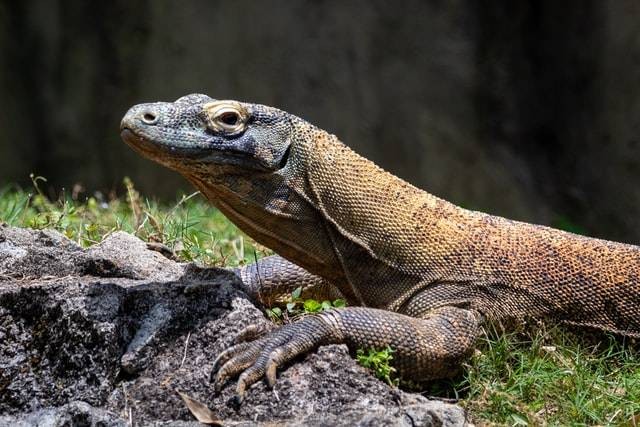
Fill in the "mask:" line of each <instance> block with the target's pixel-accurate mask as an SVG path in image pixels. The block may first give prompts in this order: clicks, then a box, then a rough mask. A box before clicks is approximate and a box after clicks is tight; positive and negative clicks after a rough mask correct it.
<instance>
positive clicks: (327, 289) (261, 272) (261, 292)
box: [233, 255, 343, 307]
mask: <svg viewBox="0 0 640 427" xmlns="http://www.w3.org/2000/svg"><path fill="white" fill-rule="evenodd" d="M233 271H234V272H235V273H236V275H238V277H239V278H240V280H241V281H242V284H243V290H244V291H245V292H246V293H247V294H248V295H249V296H250V297H251V298H253V299H254V300H255V301H257V302H259V303H261V304H263V305H264V306H266V307H273V306H276V305H282V304H284V303H287V302H288V301H289V300H290V299H291V294H292V293H293V292H294V291H295V290H296V289H298V288H301V290H302V293H301V298H311V297H313V298H315V299H316V300H319V301H324V300H331V301H333V300H335V299H338V298H343V296H342V294H341V293H340V291H339V290H338V289H337V288H336V287H335V286H333V285H332V284H331V283H329V282H328V281H326V280H325V279H323V278H322V277H319V276H316V275H315V274H311V273H309V272H308V271H307V270H305V269H304V268H302V267H300V266H298V265H296V264H294V263H292V262H290V261H287V260H286V259H284V258H282V257H281V256H278V255H272V256H268V257H265V258H262V259H260V260H258V261H257V262H255V263H253V264H249V265H245V266H242V267H237V268H234V269H233Z"/></svg>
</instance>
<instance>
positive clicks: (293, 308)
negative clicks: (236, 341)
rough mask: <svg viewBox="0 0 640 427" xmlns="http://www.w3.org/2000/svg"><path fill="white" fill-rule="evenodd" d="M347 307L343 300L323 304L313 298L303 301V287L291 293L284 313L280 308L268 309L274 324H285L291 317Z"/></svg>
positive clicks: (325, 301) (268, 314)
mask: <svg viewBox="0 0 640 427" xmlns="http://www.w3.org/2000/svg"><path fill="white" fill-rule="evenodd" d="M346 305H347V304H346V301H345V300H343V299H341V298H340V299H336V300H333V301H329V300H324V301H322V302H320V301H318V300H315V299H312V298H307V299H303V298H302V287H299V288H296V289H295V290H294V291H293V292H291V296H290V297H289V299H288V300H287V304H286V311H282V309H281V308H280V307H272V308H268V309H267V316H268V317H269V319H271V320H272V321H274V322H283V321H286V320H287V319H288V318H289V317H293V316H298V315H305V314H313V313H319V312H321V311H326V310H332V309H334V308H342V307H345V306H346Z"/></svg>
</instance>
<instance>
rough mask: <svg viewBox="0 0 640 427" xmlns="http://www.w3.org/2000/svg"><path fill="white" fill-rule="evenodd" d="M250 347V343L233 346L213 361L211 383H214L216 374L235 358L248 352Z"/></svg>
mask: <svg viewBox="0 0 640 427" xmlns="http://www.w3.org/2000/svg"><path fill="white" fill-rule="evenodd" d="M248 347H250V343H246V342H245V343H240V344H236V345H232V346H231V347H229V348H228V349H226V350H224V351H223V352H222V353H220V354H219V355H218V357H216V358H215V360H214V361H213V367H212V368H211V374H210V375H209V382H212V381H213V378H214V376H215V374H216V373H217V372H218V370H219V369H220V368H221V367H222V366H223V365H224V364H225V363H227V361H229V360H230V359H233V357H234V356H236V355H237V354H238V353H241V352H242V351H244V350H246V349H247V348H248Z"/></svg>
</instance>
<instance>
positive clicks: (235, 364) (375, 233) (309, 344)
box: [122, 95, 640, 399]
mask: <svg viewBox="0 0 640 427" xmlns="http://www.w3.org/2000/svg"><path fill="white" fill-rule="evenodd" d="M207 106H209V107H207ZM210 106H213V109H214V110H217V109H219V108H221V107H225V108H227V107H229V108H239V109H240V110H241V114H239V115H238V117H240V118H242V119H243V120H245V119H244V117H245V116H246V117H247V119H246V122H242V123H241V124H240V125H241V126H240V127H241V128H242V132H240V133H234V134H232V133H227V134H225V133H224V130H220V129H221V128H223V127H224V126H223V125H216V126H213V127H212V126H210V125H209V124H210V123H211V122H212V121H213V122H214V124H215V123H216V122H215V121H216V120H217V118H216V117H215V116H213V117H207V120H204V122H203V123H202V125H199V124H198V122H197V120H194V117H197V116H198V115H199V114H202V112H203V111H204V113H206V112H207V111H208V110H207V108H210ZM150 109H151V110H152V112H153V114H157V115H159V116H160V122H159V124H157V125H154V126H153V127H149V126H145V125H144V124H143V123H141V122H140V120H139V117H140V115H141V114H143V113H144V112H148V111H149V110H150ZM212 114H213V113H212ZM194 123H195V124H194ZM122 126H123V129H125V131H124V132H123V138H124V139H125V141H127V143H129V144H130V145H131V146H132V147H133V148H135V149H137V150H138V151H140V152H141V153H142V154H143V155H145V156H147V157H150V158H152V159H154V160H156V161H159V162H161V163H163V164H165V165H167V166H169V167H171V168H173V169H176V170H178V171H179V172H181V173H182V174H184V175H185V176H186V177H187V178H188V179H189V180H190V181H191V182H192V183H194V185H196V187H198V188H199V189H200V190H201V192H202V193H203V194H204V195H205V196H206V197H208V198H209V199H210V200H211V202H212V203H214V204H215V205H216V206H217V207H218V208H219V209H220V210H221V211H222V212H223V213H225V215H227V216H228V217H229V218H230V219H231V220H232V221H233V222H234V223H236V225H238V226H239V227H240V228H241V229H243V230H244V231H245V232H246V233H247V234H249V235H250V236H252V237H253V238H255V239H256V240H257V241H259V242H260V243H262V244H264V245H266V246H269V247H270V248H272V249H274V250H275V251H276V252H277V253H278V254H279V255H281V256H282V257H284V258H281V257H279V256H274V257H269V258H266V259H263V260H261V261H260V262H258V263H257V265H253V266H247V267H244V268H241V269H239V270H237V272H238V274H239V276H240V277H241V278H242V280H243V282H244V283H245V286H246V289H247V291H248V292H249V293H250V294H252V295H253V296H255V297H256V298H258V299H261V300H262V301H263V302H266V303H272V302H274V301H278V300H282V299H283V297H285V296H286V295H289V294H290V293H291V291H292V290H293V289H295V288H297V287H298V286H303V287H304V288H305V294H306V295H310V296H311V295H315V296H316V297H317V298H325V297H330V298H335V297H336V296H339V295H342V296H344V297H346V298H347V300H348V302H349V305H350V307H347V308H344V309H338V310H333V311H330V312H325V313H322V314H319V315H316V316H308V317H305V318H304V319H303V320H301V321H299V322H296V323H293V324H288V325H285V326H283V327H280V328H277V329H275V330H273V331H271V332H268V333H265V334H264V335H262V336H255V335H256V334H253V333H252V334H247V336H249V335H250V336H251V338H252V339H253V338H257V339H255V340H253V341H251V340H249V341H247V342H243V343H239V344H238V345H236V346H234V347H232V348H230V349H229V350H227V351H225V352H223V353H222V354H221V355H220V356H219V357H218V359H217V360H216V362H215V363H214V371H213V375H214V379H215V386H216V388H220V387H221V386H222V385H223V384H224V382H225V381H226V380H227V379H228V378H230V377H232V376H235V375H237V374H239V373H241V372H242V375H240V379H239V381H238V386H237V392H238V396H239V398H240V399H241V397H242V396H243V395H244V393H245V390H246V388H247V387H248V386H249V385H250V384H251V383H253V382H255V381H257V380H258V379H260V378H261V377H263V376H266V378H267V380H268V381H269V383H270V384H273V382H274V381H275V369H276V367H277V366H278V365H280V364H282V363H284V362H286V361H288V360H290V359H292V358H293V357H295V356H296V355H298V354H301V353H304V352H307V351H310V350H312V349H313V348H315V347H317V346H318V345H321V344H326V343H346V344H347V345H349V347H350V348H352V349H356V348H362V347H364V348H370V347H375V348H382V347H385V346H387V345H390V346H391V347H393V348H395V350H396V353H395V355H394V356H395V362H396V363H397V367H398V368H399V371H400V373H404V374H407V373H410V374H411V378H412V379H414V380H420V379H422V380H424V379H432V378H440V377H445V376H448V375H451V374H452V373H454V372H455V371H456V369H457V367H458V366H459V364H460V361H461V360H462V359H463V358H464V357H466V356H467V355H468V354H469V353H470V352H471V351H472V350H473V345H474V341H475V339H476V338H477V336H478V334H479V330H480V326H481V325H482V323H483V322H484V321H486V320H487V319H490V320H512V319H521V318H524V317H534V318H550V319H555V320H557V321H561V322H567V323H570V324H575V325H583V326H589V327H594V328H597V329H601V330H604V331H610V332H614V333H617V334H623V335H628V336H632V337H640V277H639V276H640V248H638V247H636V246H631V245H625V244H620V243H614V242H608V241H604V240H598V239H592V238H587V237H582V236H577V235H574V234H571V233H567V232H563V231H559V230H554V229H551V228H548V227H543V226H538V225H532V224H526V223H521V222H516V221H511V220H508V219H504V218H500V217H495V216H491V215H487V214H483V213H479V212H473V211H469V210H465V209H462V208H460V207H457V206H455V205H452V204H450V203H448V202H446V201H444V200H441V199H439V198H437V197H435V196H433V195H431V194H429V193H426V192H424V191H422V190H420V189H418V188H416V187H414V186H412V185H410V184H408V183H406V182H405V181H403V180H401V179H399V178H397V177H395V176H394V175H391V174H389V173H387V172H385V171H384V170H382V169H381V168H379V167H378V166H376V165H375V164H373V163H372V162H370V161H368V160H367V159H365V158H363V157H361V156H359V155H358V154H356V153H354V152H353V151H352V150H350V149H349V148H347V147H346V146H345V145H343V144H342V143H341V142H339V141H338V139H337V138H336V137H335V136H333V135H329V134H328V133H326V132H324V131H322V130H320V129H318V128H316V127H314V126H312V125H310V124H309V123H307V122H305V121H304V120H301V119H299V118H297V117H295V116H292V115H289V114H288V113H286V112H283V111H280V110H277V109H274V108H271V107H265V106H260V105H255V104H241V103H231V102H227V101H215V100H212V99H211V98H209V97H206V96H204V95H190V96H187V97H184V98H181V99H180V100H178V101H177V102H176V103H162V104H159V103H158V104H143V105H139V106H135V107H133V108H132V109H131V110H130V111H129V112H128V113H127V115H126V116H125V118H124V119H123V125H122ZM198 126H201V128H202V129H204V131H202V133H198V132H199V131H198V129H200V128H199V127H198ZM207 127H208V128H207ZM236 127H238V126H237V125H236ZM205 128H207V129H205ZM127 131H129V132H130V134H129V133H127ZM183 131H184V132H183ZM212 132H213V135H214V136H213V137H212V136H211V135H212ZM216 132H218V133H217V134H216ZM211 138H214V139H213V140H212V139H211ZM215 138H219V139H215ZM204 142H209V143H210V145H208V146H207V144H205V143H204ZM227 143H228V144H229V145H230V146H233V150H234V151H233V155H232V154H226V153H227V151H224V150H225V149H223V148H219V147H225V145H224V144H227ZM167 145H168V146H178V147H183V146H189V147H192V148H194V147H196V148H198V150H200V152H199V153H198V154H199V157H198V156H194V157H193V158H191V157H189V156H181V157H179V156H175V155H174V154H173V152H167V150H166V149H164V150H163V149H162V146H167ZM154 146H157V147H158V148H157V149H155V150H154V149H153V147H154ZM202 147H205V148H202ZM238 152H242V153H243V155H244V156H245V157H244V160H236V157H237V153H238ZM202 153H209V154H210V153H214V154H215V155H216V156H217V157H216V158H215V159H214V160H201V159H202V158H203V157H202V156H201V155H200V154H202ZM265 153H268V156H266V157H264V156H265ZM227 155H228V156H229V158H232V157H233V156H236V157H233V162H234V164H231V165H230V164H228V163H226V158H225V156H227ZM261 156H262V157H263V158H261ZM267 157H268V158H267ZM208 158H209V157H208ZM256 158H258V160H259V161H263V162H262V163H260V165H261V166H260V167H256V166H255V162H254V159H256ZM220 159H222V160H220ZM264 164H269V165H270V166H268V167H264V166H263V165H264ZM357 306H359V307H357ZM262 332H265V331H262Z"/></svg>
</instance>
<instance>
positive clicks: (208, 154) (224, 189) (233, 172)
mask: <svg viewBox="0 0 640 427" xmlns="http://www.w3.org/2000/svg"><path fill="white" fill-rule="evenodd" d="M120 128H121V136H122V138H123V140H124V141H125V142H126V143H127V144H128V145H130V146H131V147H132V148H133V149H134V150H136V151H138V152H139V153H141V154H142V155H143V156H145V157H148V158H150V159H152V160H154V161H156V162H158V163H161V164H163V165H164V166H167V167H169V168H171V169H174V170H176V171H178V172H180V173H181V174H182V175H184V176H185V177H186V178H187V179H188V180H189V181H190V182H192V183H193V184H194V185H195V186H196V187H197V188H198V189H199V190H200V191H201V192H202V194H204V195H205V196H206V197H207V198H208V199H209V200H210V201H211V202H212V203H213V204H214V205H215V206H217V207H218V208H219V209H220V210H221V211H222V212H223V213H224V214H225V215H226V216H227V217H228V218H230V219H231V220H232V221H233V222H234V223H235V224H236V225H238V226H239V227H240V228H241V229H242V230H243V231H245V232H246V233H247V234H249V235H250V236H252V237H253V238H255V239H256V240H258V241H259V242H261V243H262V244H264V245H267V246H269V247H270V248H272V249H274V250H276V251H277V252H278V253H280V255H282V256H284V257H286V258H289V259H290V260H295V261H296V262H298V263H300V264H302V265H304V266H305V267H306V268H307V269H309V270H311V271H314V272H316V273H317V274H323V275H324V276H325V277H327V276H328V277H331V276H333V277H332V278H333V279H338V277H335V275H336V274H337V273H336V271H337V270H338V271H339V269H336V265H338V264H339V262H338V261H337V260H336V259H335V254H334V250H333V248H332V247H331V241H330V238H329V237H328V236H326V235H324V233H326V231H325V230H324V228H323V222H324V221H323V217H322V214H321V212H320V210H321V208H319V204H320V201H319V200H318V199H317V198H316V195H314V191H313V189H312V188H310V184H309V179H308V174H309V167H308V166H309V165H310V164H316V165H320V164H321V163H322V162H323V161H324V160H323V159H324V156H323V155H321V154H320V153H321V152H323V150H321V149H319V145H318V144H320V145H322V144H335V145H336V146H337V147H342V148H344V149H346V150H348V149H347V148H346V147H345V146H343V145H342V144H341V143H340V142H339V141H338V140H337V139H336V138H335V137H334V136H332V135H329V134H327V133H326V132H324V131H322V130H320V129H318V128H316V127H314V126H312V125H310V124H309V123H307V122H305V121H304V120H302V119H300V118H298V117H295V116H293V115H291V114H289V113H287V112H285V111H282V110H278V109H276V108H272V107H268V106H264V105H257V104H250V103H242V102H237V101H229V100H226V101H225V100H222V101H221V100H215V99H212V98H210V97H209V96H206V95H200V94H193V95H187V96H184V97H182V98H179V99H178V100H176V101H175V102H157V103H149V104H139V105H136V106H134V107H132V108H131V109H130V110H129V111H128V112H127V113H126V115H125V116H124V118H123V119H122V122H121V125H120ZM311 235H312V236H313V239H311V238H310V237H309V236H311ZM303 258H304V259H303Z"/></svg>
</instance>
